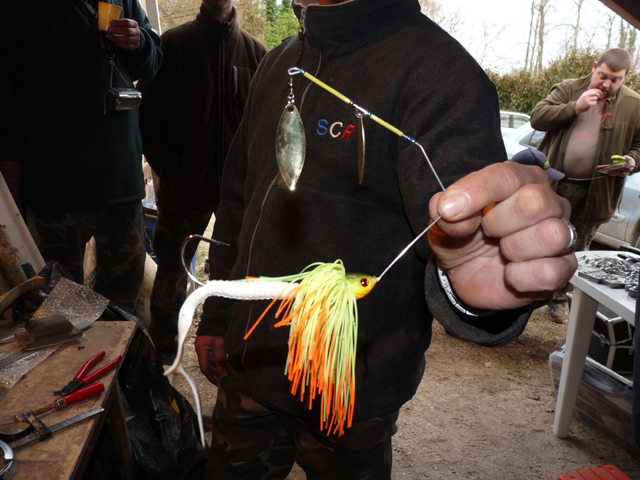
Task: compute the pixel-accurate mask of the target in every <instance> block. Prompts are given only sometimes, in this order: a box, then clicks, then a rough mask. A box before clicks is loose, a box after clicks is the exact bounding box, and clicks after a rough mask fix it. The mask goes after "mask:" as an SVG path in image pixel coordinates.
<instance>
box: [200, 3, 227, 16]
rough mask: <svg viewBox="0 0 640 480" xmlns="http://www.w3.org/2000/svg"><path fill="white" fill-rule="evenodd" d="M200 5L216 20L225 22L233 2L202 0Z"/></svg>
mask: <svg viewBox="0 0 640 480" xmlns="http://www.w3.org/2000/svg"><path fill="white" fill-rule="evenodd" d="M202 4H203V5H204V6H205V7H206V8H207V10H209V11H210V12H213V13H214V15H216V18H218V20H227V17H228V16H230V15H231V8H232V7H233V0H202Z"/></svg>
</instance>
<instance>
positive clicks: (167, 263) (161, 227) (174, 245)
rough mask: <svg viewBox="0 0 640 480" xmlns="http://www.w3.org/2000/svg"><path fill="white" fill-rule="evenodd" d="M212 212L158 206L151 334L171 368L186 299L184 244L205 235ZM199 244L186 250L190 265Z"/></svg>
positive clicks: (164, 360) (194, 243)
mask: <svg viewBox="0 0 640 480" xmlns="http://www.w3.org/2000/svg"><path fill="white" fill-rule="evenodd" d="M211 215H212V213H211V212H208V213H199V214H188V213H182V212H178V211H175V210H172V209H171V208H167V207H165V206H163V205H162V204H159V205H158V218H157V219H156V225H155V230H154V234H153V253H154V254H155V255H156V259H157V260H158V270H157V271H156V279H155V281H154V283H153V290H152V291H151V304H150V311H151V325H150V326H149V334H150V335H151V339H152V340H153V343H154V345H155V347H156V351H157V352H158V354H159V355H160V358H161V361H162V363H163V365H170V364H171V363H173V359H174V358H175V355H176V350H177V348H178V341H177V336H178V313H179V312H180V307H181V306H182V304H183V303H184V300H185V298H186V289H187V274H186V272H185V271H184V267H183V266H182V258H181V255H182V252H181V247H182V242H183V241H184V239H185V238H187V237H188V236H189V235H194V234H195V235H202V234H203V233H204V231H205V229H206V228H207V225H208V224H209V221H210V220H211ZM197 247H198V242H197V241H195V240H194V241H193V242H190V243H189V244H188V245H187V247H186V249H185V255H184V257H185V263H186V264H187V265H189V264H190V263H191V259H192V258H193V255H194V254H195V252H196V249H197Z"/></svg>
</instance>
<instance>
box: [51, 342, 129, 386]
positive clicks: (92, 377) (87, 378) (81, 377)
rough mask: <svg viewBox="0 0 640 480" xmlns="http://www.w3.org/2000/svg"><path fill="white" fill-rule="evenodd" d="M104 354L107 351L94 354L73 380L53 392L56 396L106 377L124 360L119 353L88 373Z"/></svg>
mask: <svg viewBox="0 0 640 480" xmlns="http://www.w3.org/2000/svg"><path fill="white" fill-rule="evenodd" d="M104 356H105V352H100V353H98V354H96V355H94V356H93V357H91V358H90V359H89V360H87V361H86V362H85V364H84V365H83V366H82V367H81V368H80V370H78V373H76V376H75V377H73V380H71V381H70V382H69V383H68V384H67V385H65V386H64V387H63V388H62V389H61V390H58V391H57V392H53V394H54V395H56V396H58V395H69V394H70V393H73V392H75V391H76V390H78V389H80V388H82V387H84V386H85V385H89V384H91V383H93V382H95V381H96V380H97V379H99V378H102V377H104V376H105V375H106V374H107V373H109V372H110V371H111V370H113V369H114V368H116V365H118V364H119V363H120V360H122V355H118V356H117V357H116V358H115V359H113V360H112V361H111V362H109V363H107V364H106V365H105V366H104V367H102V368H100V369H98V370H96V371H95V372H93V373H89V374H88V375H87V372H88V371H89V370H91V369H92V368H93V367H94V366H95V364H96V363H98V362H99V361H100V360H102V359H103V358H104Z"/></svg>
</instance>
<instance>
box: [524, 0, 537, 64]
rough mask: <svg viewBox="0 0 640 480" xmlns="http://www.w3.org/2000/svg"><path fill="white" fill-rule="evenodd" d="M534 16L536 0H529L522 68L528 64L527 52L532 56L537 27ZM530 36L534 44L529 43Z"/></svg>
mask: <svg viewBox="0 0 640 480" xmlns="http://www.w3.org/2000/svg"><path fill="white" fill-rule="evenodd" d="M535 18H536V0H531V19H530V20H529V38H527V55H526V56H525V57H524V68H525V69H527V68H528V66H529V58H530V57H529V54H531V58H533V50H534V49H535V39H536V33H535V29H536V28H537V20H536V23H535V25H534V19H535ZM531 38H533V39H534V44H533V45H531Z"/></svg>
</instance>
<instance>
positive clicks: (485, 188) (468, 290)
mask: <svg viewBox="0 0 640 480" xmlns="http://www.w3.org/2000/svg"><path fill="white" fill-rule="evenodd" d="M327 3H329V2H328V1H326V0H325V1H321V5H309V6H308V7H307V8H305V9H303V8H302V7H301V6H300V5H294V9H295V11H296V12H297V14H298V15H299V17H301V18H304V30H303V31H304V33H302V34H301V36H300V38H299V37H294V38H291V39H289V40H287V41H285V42H284V43H283V44H281V45H279V46H278V47H276V48H274V49H273V50H272V51H271V52H269V54H267V56H266V57H265V59H264V60H263V62H262V63H261V65H260V67H259V68H258V72H257V73H256V76H255V78H254V80H253V82H252V84H251V89H250V92H249V99H248V101H247V106H246V109H245V115H244V117H243V119H242V123H241V125H240V127H239V129H238V132H237V134H236V137H235V138H234V141H233V143H232V145H231V148H230V150H229V155H228V157H227V161H226V164H225V171H224V175H223V181H222V191H221V202H220V207H219V209H218V211H217V213H216V223H215V226H214V232H213V238H214V239H215V240H218V241H221V242H225V243H228V244H229V245H230V246H228V247H227V246H217V245H216V246H212V247H211V249H210V262H211V266H210V268H211V278H212V279H240V278H244V277H247V276H249V277H253V276H269V277H278V276H283V275H292V274H295V273H298V272H300V271H301V270H302V269H303V268H305V267H306V266H308V265H310V264H311V263H313V262H334V261H335V260H337V259H341V260H342V261H343V263H344V265H345V268H346V270H347V272H354V273H355V272H359V273H366V274H369V275H380V274H381V273H382V272H383V270H385V267H387V266H388V265H389V264H390V263H391V262H392V261H393V259H394V258H396V256H397V255H398V254H399V253H400V251H402V250H403V247H405V246H406V245H408V244H409V243H410V242H411V241H412V240H413V239H414V238H415V237H416V235H418V234H419V233H420V232H422V231H423V230H424V229H425V227H426V226H427V225H428V224H429V223H430V220H431V219H433V220H435V219H437V218H438V217H442V219H441V220H439V222H438V223H437V225H436V227H434V228H432V229H431V230H430V232H429V239H428V241H427V239H425V238H421V239H420V241H419V242H417V243H416V244H415V246H414V247H413V248H411V249H410V250H409V251H408V252H407V253H406V254H405V255H404V256H403V257H402V258H401V259H400V260H399V261H398V262H397V263H395V264H394V266H393V267H392V268H391V269H389V271H388V272H387V273H386V274H385V276H384V278H383V279H382V280H380V281H379V282H378V284H377V285H376V286H375V288H374V289H373V290H372V291H371V293H369V294H368V295H367V296H366V297H364V298H362V299H361V300H358V301H357V308H358V332H357V335H358V336H357V350H356V364H355V369H354V375H355V383H356V387H355V406H354V417H353V424H352V426H351V427H349V428H347V429H346V430H345V433H344V435H338V434H334V433H331V434H328V433H327V432H326V431H322V430H321V428H320V409H321V406H320V403H319V401H318V399H316V401H314V402H312V403H311V407H310V409H309V408H308V407H309V405H308V402H307V398H306V397H305V401H304V402H303V401H300V398H298V396H297V395H296V396H294V395H292V394H291V393H290V392H289V390H290V385H289V381H288V379H287V376H286V374H285V364H286V359H287V343H288V336H289V331H288V330H289V329H288V328H276V327H274V323H275V319H274V313H275V312H272V311H271V310H270V311H269V313H267V315H266V316H265V317H264V318H263V319H262V321H261V322H260V323H259V324H258V325H257V327H256V328H255V330H253V332H252V333H251V335H250V336H249V337H248V338H247V339H246V340H245V339H244V337H245V334H246V333H247V331H248V329H249V328H250V327H252V326H253V325H254V324H255V322H256V320H257V318H258V317H259V316H260V315H261V313H262V312H263V311H264V310H265V308H266V306H267V305H268V303H269V302H268V301H250V302H249V301H231V300H225V299H220V298H216V297H211V298H209V299H207V301H206V302H205V306H204V312H203V315H202V317H201V323H200V325H199V328H198V332H197V333H198V336H197V338H196V341H195V346H196V352H197V354H198V359H199V362H200V368H201V370H202V371H203V373H204V374H205V375H206V376H207V378H209V379H210V380H211V381H212V382H214V383H217V384H218V394H217V401H216V405H215V409H214V412H213V440H212V447H211V454H210V456H209V466H208V473H207V475H208V478H216V479H231V478H234V479H235V478H255V479H258V478H259V479H266V478H273V479H284V478H286V477H287V474H288V472H289V470H290V469H291V467H292V465H293V463H294V461H295V462H297V463H298V464H299V465H300V466H301V467H302V469H304V470H305V471H306V473H307V475H308V476H309V478H340V479H355V478H371V479H374V478H375V479H383V478H390V474H391V451H392V449H391V437H392V435H393V434H394V433H395V432H396V419H397V418H398V412H399V409H400V407H401V406H402V405H403V404H404V403H405V402H406V401H408V400H409V399H410V398H411V397H412V396H413V395H414V393H415V391H416V388H417V387H418V385H419V383H420V380H421V378H422V375H423V373H424V371H425V356H424V353H425V351H426V349H427V348H428V346H429V343H430V340H431V331H432V329H431V327H432V321H433V319H434V316H435V318H437V319H438V321H439V322H441V323H442V324H443V325H444V326H445V328H446V329H447V331H448V332H449V333H451V334H452V335H455V336H456V337H459V338H462V339H465V340H471V341H475V342H477V343H480V344H482V345H486V346H494V347H496V346H501V345H505V344H507V343H508V342H510V341H511V340H513V339H514V338H516V337H517V336H518V335H519V334H520V333H521V332H522V331H523V329H524V327H525V325H526V323H527V320H528V318H529V315H530V312H531V310H532V306H531V305H530V304H531V302H533V301H534V300H538V299H541V298H543V297H544V296H545V291H550V290H553V289H554V288H556V287H557V286H559V285H563V284H564V283H566V282H567V280H568V279H569V278H570V276H571V274H572V272H573V271H574V270H575V268H576V265H577V262H576V259H575V255H573V253H571V252H566V251H565V250H566V248H567V245H568V244H569V243H570V236H571V235H570V230H569V228H568V227H567V225H566V224H565V222H564V220H565V219H567V218H568V215H569V209H568V205H567V203H566V202H563V201H562V200H559V199H558V197H557V196H556V195H555V194H554V193H553V191H552V190H551V189H550V188H549V185H548V183H549V182H548V178H547V175H546V174H545V173H544V171H543V170H542V169H540V168H539V167H528V166H522V165H518V164H515V163H513V162H506V161H505V160H506V155H505V151H504V145H503V142H502V136H501V133H500V129H499V124H500V122H499V107H498V98H497V92H496V89H495V86H494V85H493V84H492V83H491V81H490V80H489V79H488V78H487V76H486V75H485V73H484V72H483V71H482V69H481V68H480V66H479V65H478V64H477V63H476V62H475V61H474V60H473V59H472V58H471V56H470V55H469V54H468V53H467V52H466V51H465V50H464V49H463V48H462V47H461V46H460V45H459V44H458V43H457V42H456V41H455V40H454V39H452V38H451V37H450V36H449V35H448V34H447V33H446V32H444V31H443V30H442V29H441V28H440V27H438V26H437V25H436V24H435V23H434V22H432V21H431V20H429V19H428V18H427V17H425V16H423V15H422V14H421V13H420V4H419V2H418V0H352V1H348V2H344V3H340V4H335V5H333V4H330V5H327ZM336 3H337V2H336ZM303 14H304V15H303ZM294 66H295V67H298V68H300V69H303V70H305V71H306V72H309V73H310V74H312V75H314V76H316V77H317V78H318V79H319V80H321V81H323V82H325V83H327V84H329V86H330V87H331V88H334V89H336V90H337V91H338V92H340V93H341V94H343V95H346V96H347V97H349V98H351V99H353V101H354V102H355V103H357V104H358V105H361V106H362V107H364V108H366V109H367V110H369V111H370V112H372V113H373V114H375V115H376V116H377V117H379V118H381V119H383V120H385V121H387V122H389V123H390V124H391V125H393V126H394V127H396V128H398V129H399V130H401V131H402V132H406V135H409V136H410V137H412V138H415V139H416V140H417V141H418V142H419V143H420V145H422V146H423V147H424V149H425V151H426V153H427V154H428V156H429V158H430V159H431V161H432V162H433V164H434V167H435V170H436V172H437V173H438V175H439V176H440V178H441V179H442V181H443V183H444V185H452V184H454V185H453V186H451V187H449V189H448V190H447V191H446V192H445V193H442V192H440V190H441V189H440V186H439V183H438V181H437V179H436V178H435V176H434V175H433V173H432V171H431V169H430V167H429V164H428V162H427V160H426V159H425V157H424V156H423V155H422V153H421V150H420V148H419V147H418V146H416V145H415V144H413V143H411V142H410V141H408V140H407V139H406V138H403V137H400V136H398V135H397V134H396V133H393V132H392V131H389V130H387V129H385V128H384V127H382V126H381V125H379V124H378V123H376V122H374V121H373V120H372V119H371V118H369V117H368V116H367V117H365V118H364V119H363V122H364V123H363V124H364V132H365V151H366V155H365V157H366V162H365V168H364V175H363V177H362V182H360V180H359V164H358V135H357V133H356V132H357V124H358V123H359V119H358V117H357V116H356V113H357V112H356V109H355V108H354V107H353V106H352V105H349V104H348V103H345V102H343V101H341V100H340V99H339V98H336V97H335V96H333V95H332V94H331V93H329V92H327V91H326V90H324V89H323V88H320V87H319V86H318V85H316V84H315V83H311V82H310V81H309V80H308V79H307V78H305V77H303V76H302V75H295V76H293V77H292V78H291V81H292V89H293V91H292V92H291V91H290V86H289V81H290V75H289V69H290V68H292V67H294ZM290 93H293V98H294V100H295V105H296V107H297V108H298V110H299V111H300V115H301V118H302V122H303V124H304V133H305V137H306V158H305V162H304V168H303V170H302V173H301V175H300V178H299V181H298V182H297V184H296V186H295V189H294V190H293V191H292V190H290V188H289V187H288V186H287V185H284V182H283V181H282V178H281V176H280V174H279V170H278V166H277V162H276V131H277V128H278V123H279V120H280V118H281V116H282V115H283V111H284V109H285V105H286V104H287V99H288V98H291V96H290ZM496 162H497V164H495V165H494V163H496ZM496 202H498V203H496ZM531 206H535V207H536V208H530V207H531ZM436 257H437V259H436ZM438 262H439V263H438ZM438 265H439V267H438ZM447 278H448V279H447ZM449 282H450V285H451V286H452V288H451V287H450V286H447V283H449ZM456 296H457V297H459V300H457V299H456V298H455V297H456Z"/></svg>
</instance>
